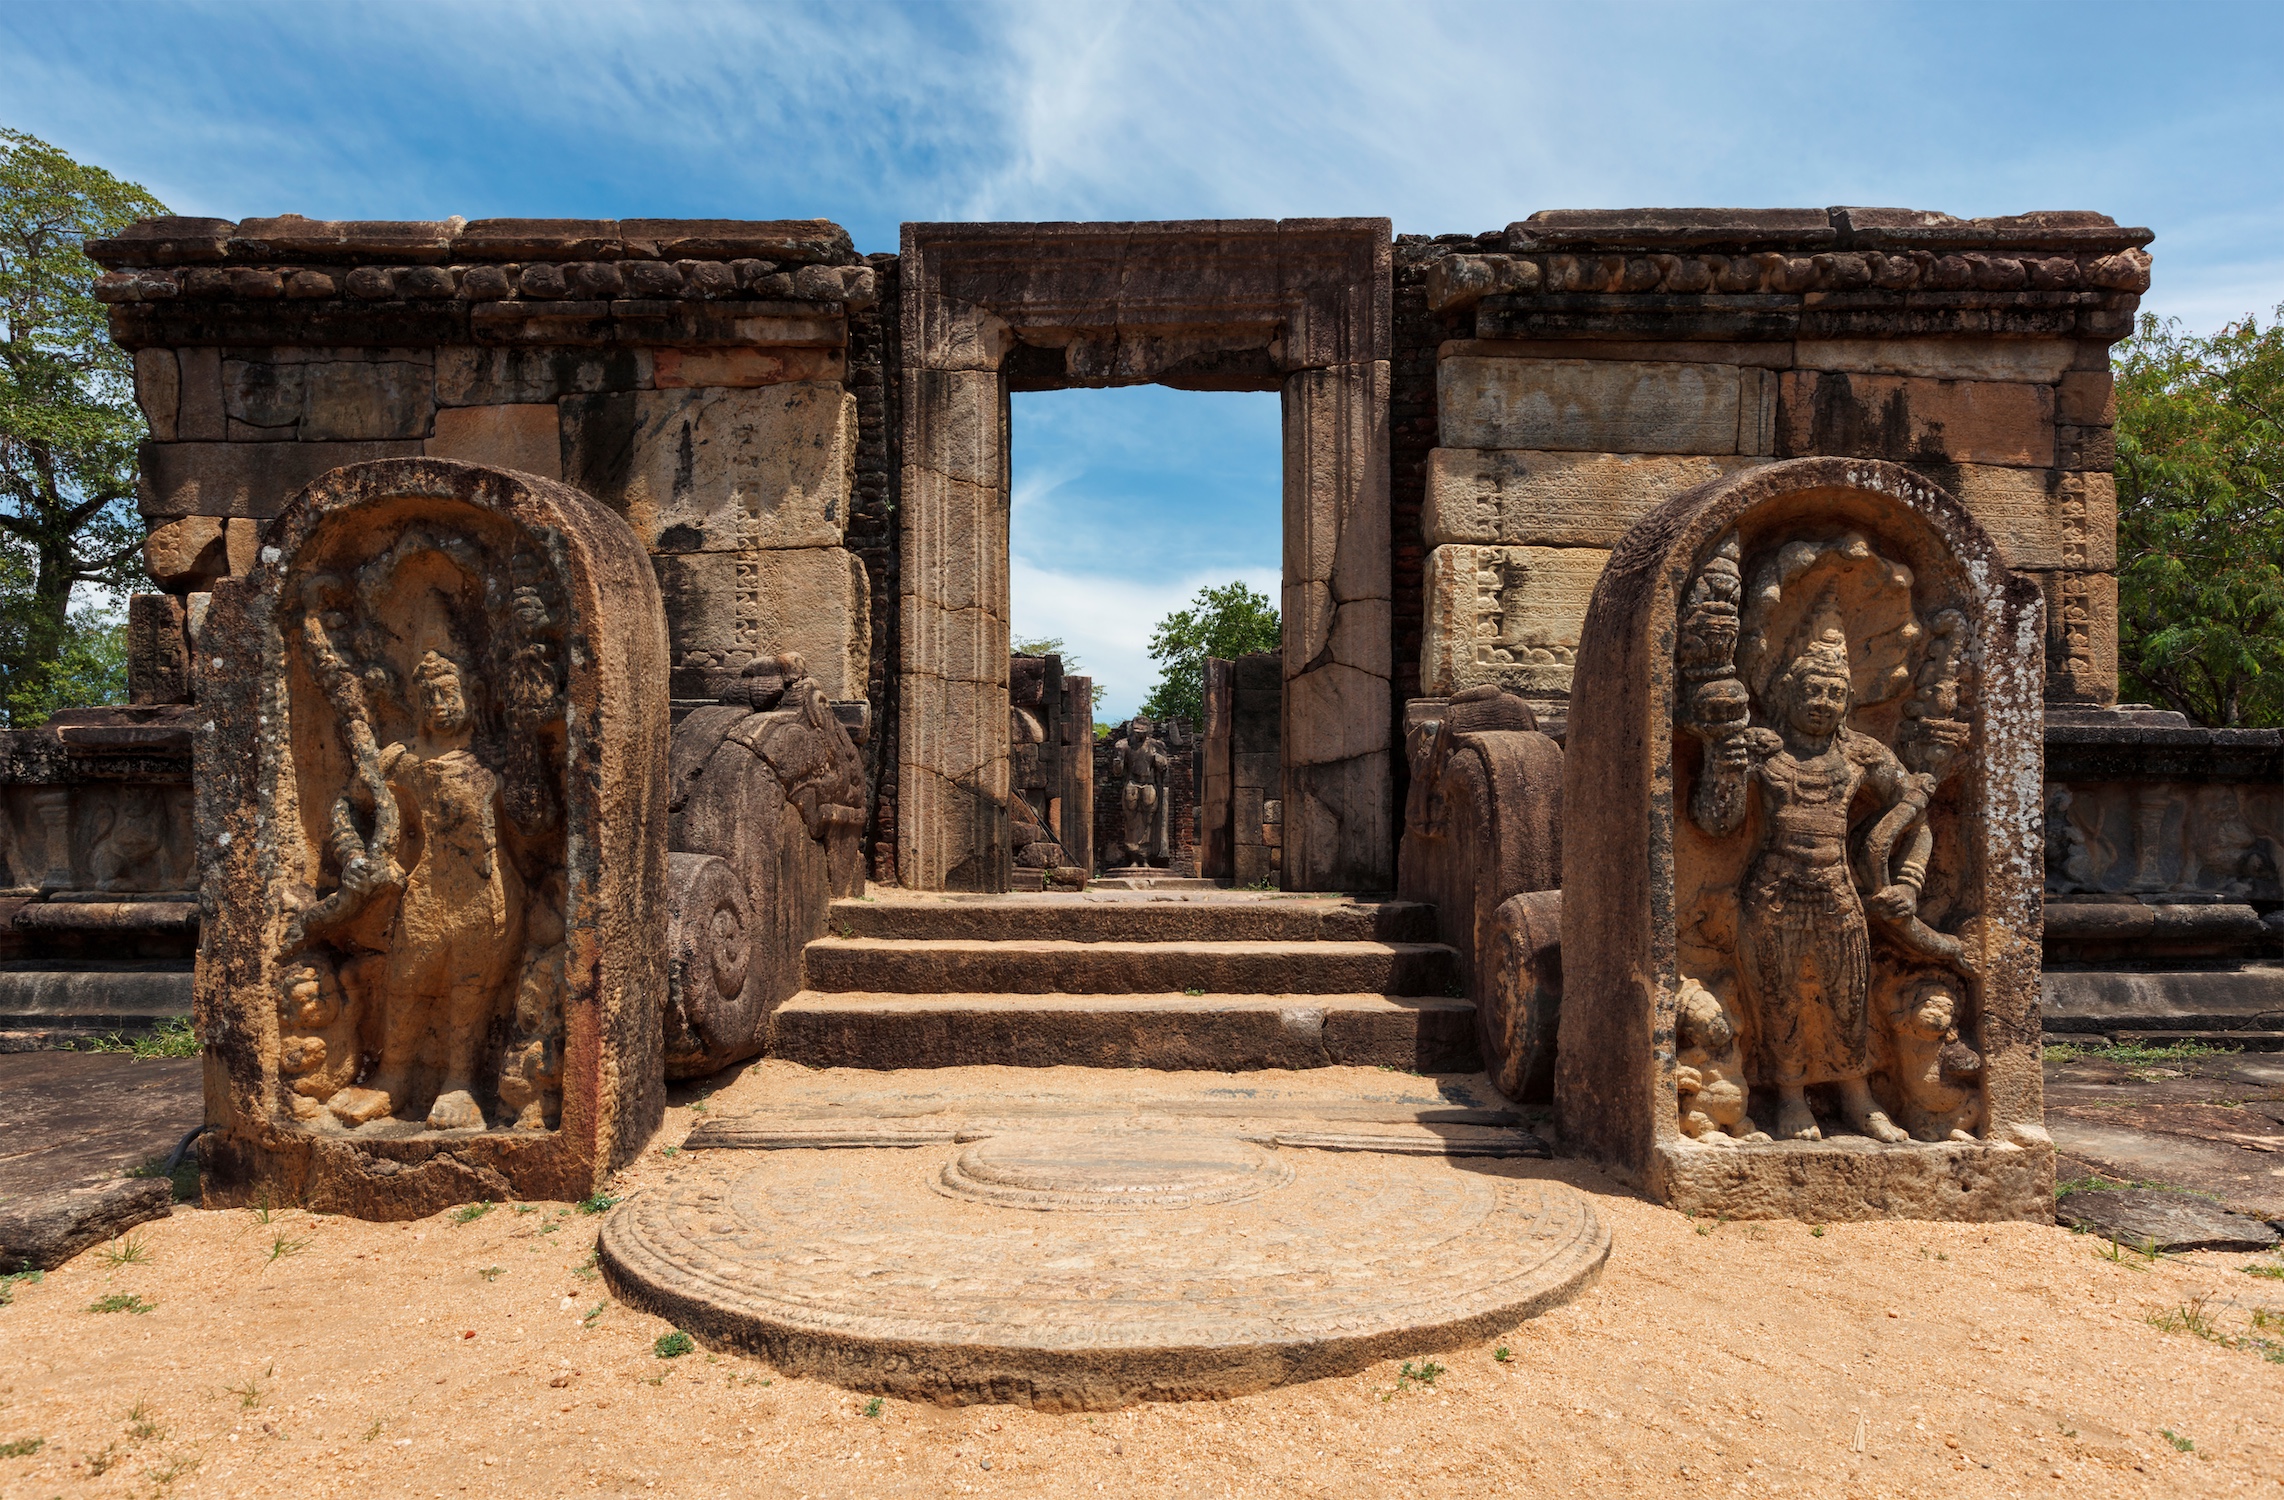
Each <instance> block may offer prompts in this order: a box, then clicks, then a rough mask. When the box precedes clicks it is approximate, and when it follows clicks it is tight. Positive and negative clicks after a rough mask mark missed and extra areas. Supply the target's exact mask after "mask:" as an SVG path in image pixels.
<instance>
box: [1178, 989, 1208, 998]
mask: <svg viewBox="0 0 2284 1500" xmlns="http://www.w3.org/2000/svg"><path fill="white" fill-rule="evenodd" d="M1182 993H1183V994H1185V995H1189V996H1191V997H1193V998H1194V997H1196V996H1198V995H1202V994H1204V993H1205V991H1204V990H1202V989H1188V990H1184V991H1182Z"/></svg>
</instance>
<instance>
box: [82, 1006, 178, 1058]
mask: <svg viewBox="0 0 2284 1500" xmlns="http://www.w3.org/2000/svg"><path fill="white" fill-rule="evenodd" d="M76 1050H78V1051H81V1052H117V1053H125V1054H127V1055H130V1056H134V1057H196V1056H198V1034H197V1033H196V1032H194V1031H192V1030H191V1028H190V1017H188V1016H169V1017H168V1018H167V1019H166V1020H164V1021H161V1022H160V1023H159V1024H158V1025H157V1027H155V1028H154V1029H152V1030H150V1031H143V1032H137V1033H136V1034H135V1035H133V1036H127V1035H123V1034H122V1033H120V1032H116V1031H114V1032H112V1033H111V1034H110V1035H109V1036H96V1037H83V1038H81V1039H80V1041H79V1043H78V1046H77V1049H76Z"/></svg>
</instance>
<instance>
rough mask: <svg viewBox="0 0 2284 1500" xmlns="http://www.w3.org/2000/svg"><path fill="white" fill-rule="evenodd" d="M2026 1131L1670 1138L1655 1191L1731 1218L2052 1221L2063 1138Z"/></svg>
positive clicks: (1657, 1161)
mask: <svg viewBox="0 0 2284 1500" xmlns="http://www.w3.org/2000/svg"><path fill="white" fill-rule="evenodd" d="M2016 1135H2017V1138H2018V1139H2017V1141H1945V1142H1942V1143H1941V1144H1938V1145H1908V1146H1883V1145H1880V1144H1879V1143H1878V1142H1876V1141H1873V1140H1871V1139H1869V1138H1867V1137H1864V1136H1843V1137H1841V1138H1840V1139H1838V1140H1830V1141H1779V1142H1772V1143H1769V1144H1766V1145H1754V1146H1728V1147H1722V1146H1701V1145H1699V1144H1698V1143H1697V1142H1695V1141H1689V1140H1680V1141H1668V1142H1663V1143H1661V1144H1660V1145H1659V1146H1658V1148H1657V1153H1656V1156H1655V1158H1654V1161H1653V1165H1652V1171H1653V1172H1654V1173H1655V1174H1656V1175H1657V1178H1658V1183H1657V1184H1656V1186H1654V1187H1653V1191H1654V1192H1655V1193H1656V1195H1657V1196H1658V1197H1660V1198H1662V1199H1663V1200H1664V1201H1665V1203H1666V1206H1667V1207H1669V1208H1675V1209H1679V1210H1680V1211H1681V1212H1683V1213H1685V1214H1707V1215H1719V1216H1721V1217H1724V1218H1730V1219H1799V1220H1801V1221H1803V1222H1805V1223H1811V1224H1816V1223H1824V1222H1827V1221H1829V1222H1834V1223H1838V1222H1843V1221H1847V1220H1853V1219H1950V1220H1954V1221H1960V1222H1964V1223H1970V1224H1995V1223H2001V1222H2007V1221H2021V1222H2025V1223H2031V1224H2050V1223H2052V1222H2053V1220H2054V1143H2053V1142H2052V1141H2051V1140H2049V1139H2047V1137H2046V1132H2045V1131H2043V1130H2038V1129H2035V1128H2033V1129H2024V1130H2017V1132H2016Z"/></svg>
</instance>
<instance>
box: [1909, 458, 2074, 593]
mask: <svg viewBox="0 0 2284 1500" xmlns="http://www.w3.org/2000/svg"><path fill="white" fill-rule="evenodd" d="M1944 475H1945V477H1947V478H1949V479H1950V480H1951V481H1952V484H1953V487H1954V489H1955V490H1956V492H1957V494H1958V496H1959V499H1960V500H1961V502H1963V503H1964V504H1965V505H1966V507H1967V510H1968V512H1969V513H1970V514H1971V515H1973V516H1974V518H1975V519H1976V520H1978V521H1980V522H1982V523H1983V528H1984V529H1985V530H1986V531H1988V532H1990V534H1991V540H1993V541H1995V542H1997V543H1998V544H1999V550H2000V551H2001V552H2002V553H2004V554H2005V556H2006V561H2007V566H2008V567H2011V568H2015V569H2018V570H2023V569H2036V568H2075V569H2084V570H2090V571H2095V572H2110V571H2113V570H2114V569H2115V568H2116V567H2117V482H2116V480H2114V479H2112V478H2111V477H2110V476H2109V475H2107V474H2078V473H2069V472H2064V471H2061V470H2055V469H2008V468H2001V467H1999V466H1997V465H1992V464H1954V465H1950V466H1948V467H1946V468H1945V470H1944Z"/></svg>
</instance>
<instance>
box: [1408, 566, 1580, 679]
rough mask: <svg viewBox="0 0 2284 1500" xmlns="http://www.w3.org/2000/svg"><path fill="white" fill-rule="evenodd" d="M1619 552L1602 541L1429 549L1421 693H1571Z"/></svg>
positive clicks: (1421, 663) (1421, 654)
mask: <svg viewBox="0 0 2284 1500" xmlns="http://www.w3.org/2000/svg"><path fill="white" fill-rule="evenodd" d="M1609 560H1610V554H1609V553H1608V552H1607V551H1605V550H1603V549H1602V548H1599V547H1484V546H1472V545H1466V544H1454V545H1450V546H1443V547H1438V548H1436V549H1435V550H1434V551H1433V552H1431V553H1430V554H1428V568H1427V592H1428V597H1427V622H1426V628H1425V630H1424V632H1423V634H1422V638H1421V644H1420V691H1421V693H1422V694H1423V695H1425V696H1428V697H1436V698H1441V697H1449V696H1450V695H1451V694H1453V693H1456V692H1458V691H1459V690H1460V689H1462V688H1469V687H1478V686H1481V685H1483V684H1485V683H1496V684H1498V685H1499V686H1502V687H1505V688H1508V689H1511V690H1512V691H1514V692H1517V693H1521V694H1523V695H1524V696H1525V697H1531V698H1561V697H1566V696H1568V694H1569V692H1570V676H1571V667H1572V664H1573V662H1574V661H1575V659H1576V656H1577V650H1578V633H1579V629H1580V627H1581V626H1582V625H1583V624H1584V622H1585V619H1586V605H1587V601H1588V600H1589V599H1591V598H1592V597H1593V594H1594V584H1595V581H1596V580H1597V579H1599V578H1600V577H1601V576H1602V568H1603V565H1604V564H1606V563H1607V562H1608V561H1609Z"/></svg>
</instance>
